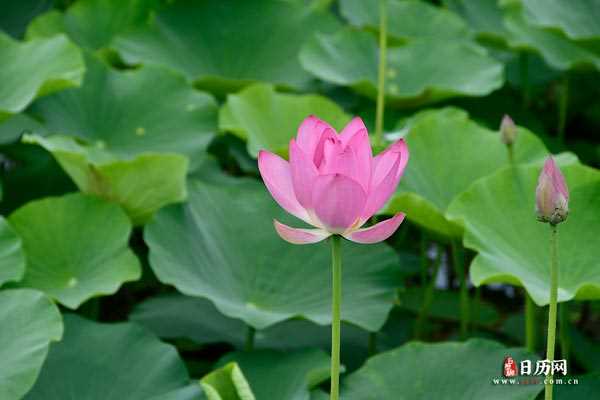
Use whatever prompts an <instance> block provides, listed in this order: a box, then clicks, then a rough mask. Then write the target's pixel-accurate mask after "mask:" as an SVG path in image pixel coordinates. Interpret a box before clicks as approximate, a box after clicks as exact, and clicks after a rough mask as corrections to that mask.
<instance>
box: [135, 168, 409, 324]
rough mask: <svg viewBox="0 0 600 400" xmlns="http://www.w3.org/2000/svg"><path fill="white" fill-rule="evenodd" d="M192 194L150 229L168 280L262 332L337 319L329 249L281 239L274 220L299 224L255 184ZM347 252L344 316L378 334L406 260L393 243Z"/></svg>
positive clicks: (202, 187) (194, 189) (155, 260)
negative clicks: (288, 323)
mask: <svg viewBox="0 0 600 400" xmlns="http://www.w3.org/2000/svg"><path fill="white" fill-rule="evenodd" d="M188 190H189V197H188V201H187V203H186V204H184V205H176V206H169V207H166V208H164V209H163V210H161V211H159V212H158V213H157V214H156V215H155V217H154V218H153V220H152V221H151V222H150V223H149V224H148V225H147V226H146V229H145V233H144V237H145V240H146V243H148V245H149V247H150V265H151V267H152V269H153V270H154V272H155V273H156V275H157V277H158V278H159V279H160V280H161V281H162V282H163V283H166V284H170V285H173V286H175V287H176V288H177V289H178V290H179V291H180V292H182V293H184V294H187V295H192V296H200V297H206V298H208V299H210V300H211V301H212V302H213V303H214V304H215V306H216V307H217V309H219V311H220V312H222V313H223V314H225V315H227V316H229V317H233V318H239V319H241V320H243V321H244V322H246V323H247V324H249V325H251V326H253V327H255V328H257V329H263V328H266V327H268V326H270V325H273V324H275V323H277V322H280V321H283V320H286V319H289V318H291V317H295V316H302V317H305V318H307V319H309V320H311V321H314V322H316V323H318V324H328V323H330V321H331V319H330V318H331V313H330V305H331V304H330V297H331V296H330V295H331V288H330V285H329V284H328V282H330V263H331V260H330V254H329V253H330V252H329V248H328V243H326V242H323V243H320V244H317V245H313V246H291V245H290V244H289V243H286V242H284V241H282V240H281V239H280V238H279V236H278V235H277V233H276V232H275V230H274V228H273V225H272V221H273V218H277V219H279V220H281V221H284V222H286V221H289V222H288V223H293V221H290V218H288V216H287V215H286V214H285V212H284V211H283V210H281V209H280V208H279V207H278V206H277V205H276V204H275V202H274V201H273V200H272V199H271V198H270V197H269V194H268V193H267V191H266V189H265V187H264V186H263V185H262V184H260V183H258V182H256V181H251V180H246V179H243V180H235V181H232V182H229V183H226V182H221V183H204V182H200V181H194V180H192V181H190V182H189V184H188ZM232 238H233V239H232ZM342 247H343V257H344V267H343V268H344V273H343V284H344V297H343V300H342V318H343V319H344V320H345V321H347V322H351V323H354V324H356V325H358V326H360V327H363V328H364V329H367V330H371V331H376V330H378V329H379V328H380V327H381V326H382V325H383V323H384V322H385V319H386V317H387V314H388V312H389V310H390V309H391V308H392V305H393V302H394V299H395V288H396V287H398V286H401V284H402V273H401V272H400V269H399V267H398V265H397V264H398V263H399V261H400V258H399V256H398V255H397V254H396V253H394V251H393V250H392V249H391V248H389V247H388V246H387V245H385V244H379V245H373V246H360V245H353V244H351V243H344V245H343V246H342ZM367 265H368V268H366V267H365V266H367Z"/></svg>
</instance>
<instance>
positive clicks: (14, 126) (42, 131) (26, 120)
mask: <svg viewBox="0 0 600 400" xmlns="http://www.w3.org/2000/svg"><path fill="white" fill-rule="evenodd" d="M25 133H30V134H31V133H35V134H38V135H46V134H47V130H46V127H44V125H43V124H41V123H40V122H39V121H37V120H35V119H33V118H32V117H30V116H29V115H27V114H24V113H21V114H14V115H12V116H10V117H8V118H7V119H6V120H4V121H2V122H0V145H7V144H11V143H14V142H17V141H18V140H19V138H20V137H21V136H22V135H23V134H25Z"/></svg>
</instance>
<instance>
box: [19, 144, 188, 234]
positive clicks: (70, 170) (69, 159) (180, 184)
mask: <svg viewBox="0 0 600 400" xmlns="http://www.w3.org/2000/svg"><path fill="white" fill-rule="evenodd" d="M23 140H24V141H25V142H26V143H36V144H39V145H40V146H42V147H43V148H44V149H46V150H47V151H49V152H50V153H52V155H53V156H54V158H55V159H56V161H58V163H59V164H60V166H61V167H62V168H63V169H64V170H65V172H66V173H67V174H68V175H69V176H70V177H71V179H73V181H74V182H75V184H76V185H77V187H78V188H79V189H80V190H81V191H82V192H84V193H87V194H93V195H96V196H98V197H102V198H104V199H106V200H109V201H113V202H117V203H119V204H120V205H121V206H122V207H123V209H124V210H125V211H126V212H127V215H129V218H130V219H131V221H132V222H133V223H134V224H135V225H142V224H144V223H145V222H146V221H148V220H149V219H150V218H151V217H152V215H153V214H154V212H155V211H156V210H158V209H160V208H161V207H163V206H165V205H167V204H170V203H174V202H180V201H183V200H185V198H186V187H185V177H186V174H187V171H188V160H187V158H186V157H185V156H183V155H180V154H173V153H143V154H140V155H138V156H136V157H134V158H132V159H125V160H121V159H119V158H117V157H116V156H115V155H114V154H112V153H109V152H108V151H106V150H105V149H104V147H103V146H102V145H101V143H100V146H99V145H98V143H97V144H95V145H89V144H85V143H80V142H78V141H77V140H75V139H74V138H72V137H67V136H51V137H42V136H37V135H25V136H24V138H23Z"/></svg>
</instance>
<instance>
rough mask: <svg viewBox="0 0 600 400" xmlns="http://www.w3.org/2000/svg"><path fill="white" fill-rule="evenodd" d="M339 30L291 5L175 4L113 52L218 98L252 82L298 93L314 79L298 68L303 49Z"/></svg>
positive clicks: (123, 38) (261, 0)
mask: <svg viewBox="0 0 600 400" xmlns="http://www.w3.org/2000/svg"><path fill="white" fill-rule="evenodd" d="M338 27H339V23H338V22H337V20H336V19H335V18H334V17H333V16H331V15H329V14H325V13H322V12H319V11H313V10H312V9H309V8H307V7H306V6H305V5H301V4H294V3H290V2H287V3H286V2H280V1H267V0H258V1H256V0H255V1H252V2H248V1H243V0H237V1H233V2H232V1H228V2H223V1H220V0H211V1H196V2H193V1H187V2H185V1H180V2H175V3H174V4H170V5H169V6H167V7H165V8H164V9H162V10H161V11H160V12H159V13H157V15H156V17H155V18H154V19H152V20H151V21H150V22H149V23H148V24H145V25H140V26H136V27H135V28H133V29H131V30H129V31H127V32H126V33H123V34H122V35H119V36H118V37H117V38H116V39H115V41H114V43H113V45H114V48H115V49H116V50H117V51H118V52H119V54H120V55H121V57H122V58H123V59H124V61H125V62H127V63H130V64H158V65H163V66H167V67H169V68H172V69H174V70H176V71H180V72H182V73H183V74H185V76H186V77H188V79H190V80H193V81H195V83H196V85H197V86H198V87H202V88H208V89H210V90H212V91H215V92H219V93H224V92H230V91H235V90H237V89H239V88H241V87H242V86H244V85H245V84H247V83H250V82H255V81H264V82H270V83H274V84H278V85H283V86H289V87H295V88H301V87H304V86H306V85H307V84H308V83H309V82H310V81H311V76H310V74H308V73H307V72H306V71H304V70H303V68H302V66H301V65H300V62H299V61H298V51H299V49H300V47H301V46H302V44H303V43H304V42H305V41H306V39H307V38H309V37H310V36H312V35H313V34H314V33H315V32H331V31H333V30H335V29H337V28H338ZM232 49H235V51H232Z"/></svg>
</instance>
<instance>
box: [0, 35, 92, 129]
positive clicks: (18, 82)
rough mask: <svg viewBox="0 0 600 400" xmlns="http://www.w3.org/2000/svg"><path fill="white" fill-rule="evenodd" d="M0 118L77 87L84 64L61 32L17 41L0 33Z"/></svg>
mask: <svg viewBox="0 0 600 400" xmlns="http://www.w3.org/2000/svg"><path fill="white" fill-rule="evenodd" d="M0 59H1V60H2V64H1V65H0V82H2V85H1V86H0V121H2V120H3V119H5V118H7V117H8V116H10V114H16V113H18V112H20V111H23V110H24V109H25V107H27V106H28V105H29V103H31V102H32V101H33V100H34V99H35V98H37V97H41V96H45V95H48V94H50V93H53V92H56V91H59V90H63V89H65V88H70V87H74V86H79V85H80V84H81V80H82V78H83V72H84V70H85V65H84V62H83V57H82V55H81V52H80V50H79V49H78V48H77V46H75V45H74V44H73V43H71V42H70V41H69V40H68V39H67V38H66V37H65V36H64V35H57V36H54V37H51V38H48V39H37V40H30V41H26V42H19V41H16V40H14V39H13V38H11V37H10V36H8V35H6V34H4V33H2V32H0Z"/></svg>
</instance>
